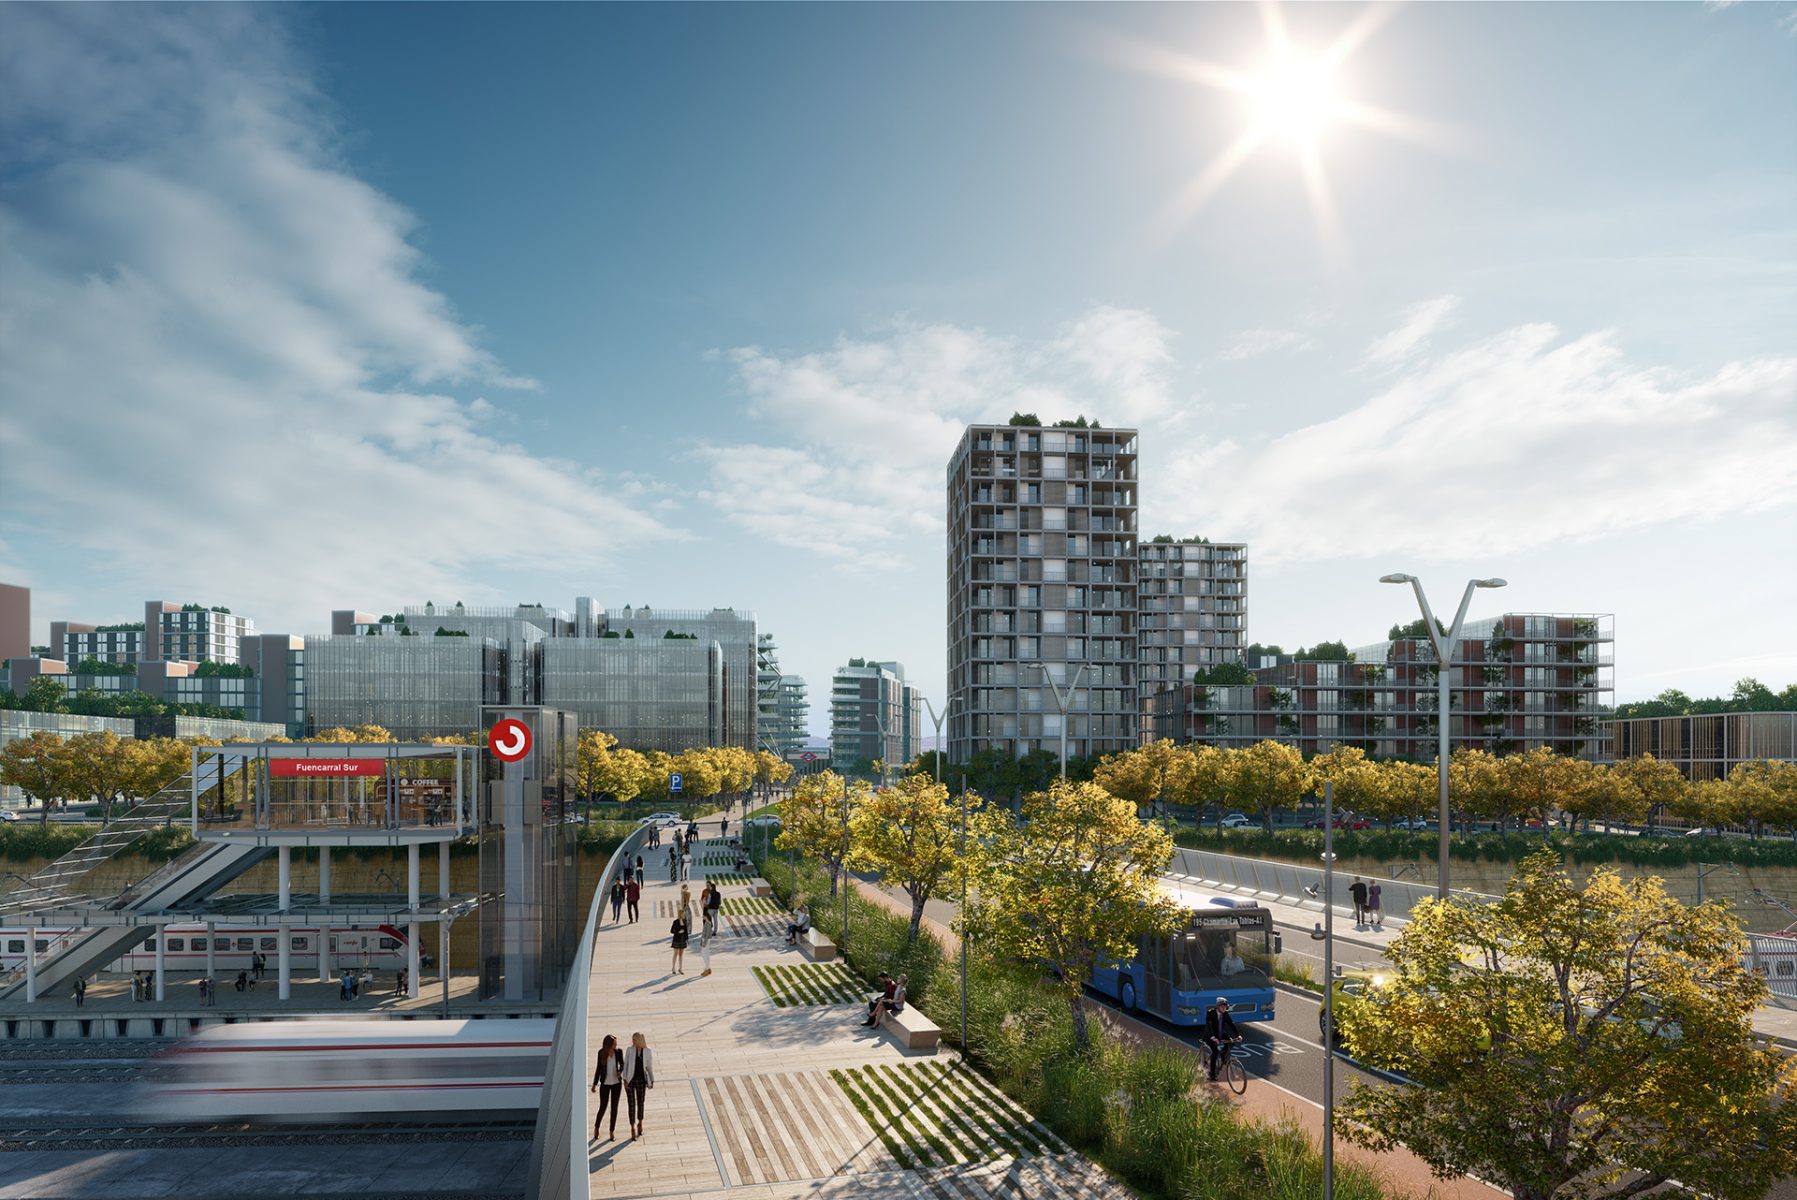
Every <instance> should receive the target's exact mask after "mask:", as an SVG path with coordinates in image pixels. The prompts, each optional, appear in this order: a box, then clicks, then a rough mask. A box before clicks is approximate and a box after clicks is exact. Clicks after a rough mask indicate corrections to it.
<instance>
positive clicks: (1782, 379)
mask: <svg viewBox="0 0 1797 1200" xmlns="http://www.w3.org/2000/svg"><path fill="white" fill-rule="evenodd" d="M1173 473H1174V476H1175V481H1176V482H1174V490H1173V493H1172V497H1171V500H1172V504H1173V505H1174V506H1175V507H1176V508H1179V509H1180V510H1182V511H1186V512H1190V513H1194V514H1197V515H1198V516H1199V517H1200V519H1201V520H1202V522H1203V525H1202V527H1203V528H1206V529H1213V530H1218V531H1220V532H1221V533H1222V534H1223V535H1226V536H1241V537H1246V538H1248V539H1249V540H1250V541H1252V542H1253V543H1254V544H1255V548H1256V557H1257V559H1258V560H1260V561H1263V562H1266V561H1282V560H1284V561H1290V560H1299V559H1329V558H1335V557H1343V556H1354V555H1364V554H1374V553H1385V552H1391V553H1405V554H1416V555H1424V556H1436V557H1452V558H1464V557H1475V556H1481V555H1484V556H1491V555H1498V554H1504V553H1509V552H1515V551H1521V550H1526V549H1532V548H1535V547H1540V546H1544V545H1547V544H1550V543H1553V542H1558V541H1563V540H1564V541H1575V542H1576V541H1583V540H1590V539H1595V538H1601V537H1604V536H1606V535H1609V534H1614V533H1619V532H1622V531H1626V530H1630V529H1638V528H1643V527H1647V526H1652V525H1657V524H1661V523H1667V522H1678V521H1685V520H1692V519H1703V518H1714V517H1720V516H1724V515H1728V514H1735V513H1747V512H1753V511H1757V510H1763V509H1769V508H1774V507H1778V506H1782V505H1789V504H1792V503H1797V358H1764V359H1756V360H1753V361H1747V362H1738V363H1731V364H1729V365H1727V366H1725V367H1723V368H1721V369H1720V370H1717V371H1715V372H1714V373H1712V374H1709V375H1705V376H1694V377H1687V376H1682V375H1677V374H1674V373H1673V372H1670V371H1667V370H1665V369H1662V368H1657V367H1653V366H1647V365H1641V364H1638V363H1631V362H1629V361H1628V359H1627V358H1626V356H1625V355H1624V353H1623V350H1622V348H1621V346H1620V345H1619V343H1618V340H1617V338H1616V337H1615V336H1614V335H1613V334H1610V333H1591V334H1586V335H1584V336H1581V337H1576V338H1571V339H1567V338H1564V337H1562V335H1561V334H1560V332H1559V331H1558V330H1556V329H1555V328H1554V327H1553V326H1551V325H1545V324H1534V325H1524V326H1520V327H1517V328H1514V329H1511V330H1509V331H1507V332H1505V333H1502V334H1499V335H1497V336H1494V337H1489V338H1486V339H1484V340H1482V341H1476V342H1473V343H1471V344H1469V345H1466V346H1464V347H1462V348H1459V349H1455V350H1453V351H1451V352H1446V353H1441V354H1438V355H1436V356H1433V357H1428V358H1422V359H1418V360H1417V361H1414V362H1413V363H1411V365H1410V366H1409V367H1408V368H1406V370H1405V372H1404V373H1403V374H1402V375H1401V376H1400V377H1399V378H1397V379H1395V380H1393V381H1392V382H1391V383H1389V384H1388V385H1386V386H1385V387H1384V389H1383V390H1382V391H1380V392H1378V393H1377V394H1376V395H1373V396H1372V397H1371V398H1369V399H1367V400H1366V401H1365V402H1363V403H1361V404H1359V405H1358V406H1356V407H1354V408H1352V409H1351V410H1349V411H1347V412H1346V413H1344V414H1342V415H1341V416H1339V417H1336V418H1335V419H1333V420H1330V421H1325V422H1321V423H1319V424H1314V425H1308V426H1304V427H1302V428H1299V429H1295V430H1292V431H1290V432H1288V433H1285V434H1283V435H1282V436H1278V437H1276V438H1275V439H1273V440H1272V441H1271V442H1269V443H1266V444H1264V445H1261V446H1258V447H1247V448H1235V449H1229V448H1217V447H1213V448H1211V449H1210V450H1209V451H1208V452H1203V451H1201V452H1200V453H1199V454H1197V455H1195V456H1194V457H1192V458H1191V459H1189V460H1185V461H1180V462H1178V463H1176V464H1175V466H1174V472H1173Z"/></svg>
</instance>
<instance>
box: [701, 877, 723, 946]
mask: <svg viewBox="0 0 1797 1200" xmlns="http://www.w3.org/2000/svg"><path fill="white" fill-rule="evenodd" d="M723 903H724V893H723V892H721V891H719V890H718V885H717V884H715V883H713V882H711V880H709V879H707V880H706V881H705V891H704V892H702V893H700V896H699V910H700V914H701V915H700V918H699V919H700V922H701V923H702V924H703V925H704V927H705V932H706V933H710V934H715V933H717V931H718V908H719V906H721V905H722V904H723Z"/></svg>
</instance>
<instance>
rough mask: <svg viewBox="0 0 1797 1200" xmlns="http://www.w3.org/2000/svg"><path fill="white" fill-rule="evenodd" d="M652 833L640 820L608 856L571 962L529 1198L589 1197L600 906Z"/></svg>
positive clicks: (534, 1142) (533, 1148)
mask: <svg viewBox="0 0 1797 1200" xmlns="http://www.w3.org/2000/svg"><path fill="white" fill-rule="evenodd" d="M647 837H648V827H647V826H639V827H638V828H637V829H635V830H634V831H632V832H631V834H630V836H629V837H627V838H625V839H624V844H623V845H621V846H619V847H618V848H617V849H616V850H614V851H612V856H611V858H609V859H607V860H606V863H605V870H604V871H603V872H602V873H601V874H600V876H599V884H598V886H596V887H595V888H594V889H593V902H592V904H591V905H590V906H589V907H588V909H587V923H586V928H585V929H583V930H582V931H581V936H580V950H579V951H578V952H577V953H576V954H575V955H574V962H573V963H572V964H571V965H570V966H569V968H568V980H567V982H566V983H565V984H564V985H563V986H562V1005H561V1010H560V1011H559V1012H558V1013H557V1014H556V1018H555V1038H554V1040H553V1041H552V1042H551V1043H550V1046H549V1067H548V1074H547V1075H545V1076H544V1078H543V1098H542V1100H541V1101H539V1103H538V1105H537V1131H536V1135H535V1136H534V1137H532V1138H531V1142H530V1175H529V1183H528V1185H527V1186H526V1188H525V1193H524V1194H525V1196H526V1197H528V1198H529V1200H587V1197H588V1194H589V1193H588V1191H587V1176H588V1171H589V1168H588V1165H587V1141H586V1129H587V1106H586V1093H585V1092H583V1091H581V1090H580V1085H581V1084H583V1083H585V1082H586V1070H587V1062H588V1060H589V1057H590V1049H589V1047H588V1045H587V993H588V991H589V990H590V987H591V979H590V976H591V975H592V972H593V941H594V939H595V938H596V937H597V936H598V933H599V910H600V907H601V905H602V904H603V903H604V901H605V896H606V882H607V881H608V880H611V879H615V878H617V875H618V869H619V866H620V864H621V863H622V862H623V860H624V859H625V858H626V857H629V856H634V855H635V854H636V852H637V851H638V850H641V849H642V847H643V842H644V841H645V840H646V838H647Z"/></svg>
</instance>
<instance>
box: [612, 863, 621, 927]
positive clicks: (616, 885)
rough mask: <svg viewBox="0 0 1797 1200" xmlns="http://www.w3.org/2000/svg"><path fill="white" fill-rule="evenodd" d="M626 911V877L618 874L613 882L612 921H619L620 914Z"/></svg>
mask: <svg viewBox="0 0 1797 1200" xmlns="http://www.w3.org/2000/svg"><path fill="white" fill-rule="evenodd" d="M623 911H624V877H623V876H622V875H620V876H618V877H617V878H616V879H614V880H612V884H611V923H612V924H613V925H616V924H617V923H618V916H619V914H621V913H622V912H623Z"/></svg>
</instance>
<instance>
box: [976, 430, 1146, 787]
mask: <svg viewBox="0 0 1797 1200" xmlns="http://www.w3.org/2000/svg"><path fill="white" fill-rule="evenodd" d="M1136 503H1137V497H1136V431H1135V430H1133V429H1099V428H1097V427H1095V426H1085V425H1077V426H1062V425H1057V426H1040V425H974V426H970V427H969V428H968V430H967V432H966V433H965V434H963V435H962V437H961V443H960V445H959V446H957V447H956V448H955V453H954V457H953V458H952V459H951V460H950V461H949V466H948V687H949V697H948V700H949V703H950V705H951V709H950V716H949V719H948V730H949V735H948V739H949V741H948V753H949V757H950V758H951V759H952V760H954V761H957V762H966V761H968V760H969V759H970V758H971V756H972V755H973V754H974V753H975V752H976V751H979V750H987V749H993V750H1001V751H1004V752H1005V753H1008V754H1014V755H1021V754H1024V753H1027V752H1028V751H1031V750H1037V749H1047V750H1051V751H1053V752H1055V753H1057V754H1058V753H1060V749H1061V738H1062V733H1063V730H1062V724H1061V721H1062V718H1061V709H1060V706H1059V704H1058V703H1057V701H1056V696H1055V688H1057V687H1058V688H1059V689H1060V690H1061V695H1062V697H1066V695H1067V689H1068V688H1069V686H1071V687H1072V698H1071V700H1070V701H1069V703H1068V704H1067V724H1066V730H1065V734H1066V745H1067V755H1068V757H1069V758H1077V757H1080V756H1084V755H1096V754H1108V753H1111V752H1112V751H1116V750H1125V749H1128V748H1130V747H1131V746H1134V745H1136V744H1137V740H1138V731H1139V724H1140V718H1139V715H1138V714H1139V713H1140V711H1141V710H1140V702H1139V696H1138V689H1137V638H1136V629H1137V614H1138V611H1139V610H1138V602H1137V600H1138V598H1137V590H1136V580H1137V573H1138V569H1139V563H1138V559H1137V545H1136Z"/></svg>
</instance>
